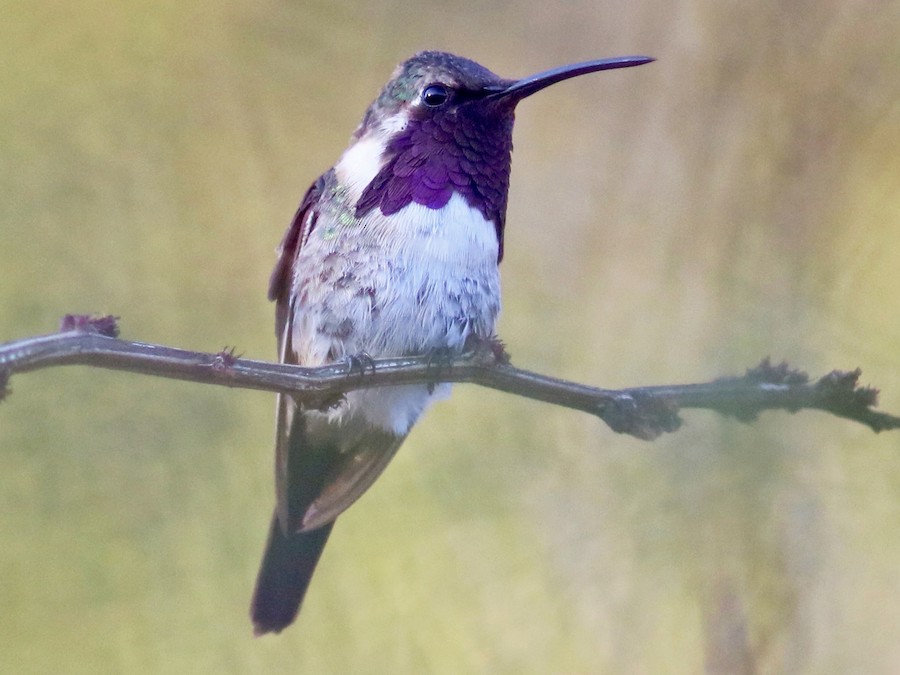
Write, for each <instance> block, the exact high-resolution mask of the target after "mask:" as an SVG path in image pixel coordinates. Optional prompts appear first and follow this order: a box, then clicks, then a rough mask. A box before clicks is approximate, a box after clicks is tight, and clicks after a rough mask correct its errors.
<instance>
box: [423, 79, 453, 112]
mask: <svg viewBox="0 0 900 675" xmlns="http://www.w3.org/2000/svg"><path fill="white" fill-rule="evenodd" d="M449 98H450V89H448V88H447V87H446V86H444V85H443V84H429V85H428V86H427V87H425V89H424V90H423V91H422V101H423V102H424V103H425V105H427V106H428V107H429V108H437V107H439V106H442V105H444V104H445V103H446V102H447V100H448V99H449Z"/></svg>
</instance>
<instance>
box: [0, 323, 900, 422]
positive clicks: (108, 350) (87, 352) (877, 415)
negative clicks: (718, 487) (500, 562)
mask: <svg viewBox="0 0 900 675" xmlns="http://www.w3.org/2000/svg"><path fill="white" fill-rule="evenodd" d="M117 335H118V327H117V324H116V321H115V319H114V318H113V317H101V318H90V317H85V316H75V315H69V316H67V317H65V318H64V319H63V322H62V326H61V332H59V333H54V334H51V335H44V336H40V337H31V338H25V339H23V340H16V341H14V342H8V343H6V344H0V399H2V398H3V396H4V395H6V394H7V393H8V391H9V390H8V388H7V384H8V380H9V377H10V376H11V375H13V374H16V373H24V372H28V371H32V370H38V369H41V368H48V367H51V366H61V365H84V366H93V367H98V368H109V369H114V370H127V371H130V372H134V373H142V374H145V375H155V376H158V377H167V378H172V379H179V380H189V381H192V382H199V383H204V384H217V385H224V386H227V387H240V388H244V389H258V390H265V391H273V392H284V393H290V394H293V395H294V396H296V397H297V398H298V399H299V400H301V401H302V402H303V403H304V405H306V406H310V407H327V406H329V405H332V404H333V403H334V402H335V401H337V400H339V399H340V397H341V396H342V395H343V394H345V393H346V392H348V391H351V390H354V389H367V388H370V387H381V386H394V385H401V384H429V385H433V384H434V383H436V382H469V383H473V384H478V385H481V386H484V387H489V388H491V389H498V390H500V391H505V392H508V393H511V394H516V395H519V396H524V397H527V398H531V399H534V400H538V401H543V402H546V403H552V404H555V405H560V406H563V407H566V408H572V409H575V410H582V411H584V412H588V413H591V414H593V415H596V416H598V417H599V418H601V419H602V420H603V421H605V422H606V423H607V424H608V425H609V426H610V427H611V428H612V429H613V430H614V431H616V432H619V433H626V434H630V435H632V436H636V437H638V438H643V439H652V438H656V437H657V436H659V435H660V434H662V433H666V432H672V431H676V430H677V429H678V428H679V427H680V426H681V418H680V416H679V414H678V413H679V411H680V410H682V409H685V408H697V409H707V410H713V411H716V412H719V413H721V414H724V415H728V416H731V417H735V418H737V419H740V420H743V421H752V420H754V419H755V418H756V416H757V415H758V414H759V413H760V412H762V411H763V410H772V409H781V410H787V411H790V412H796V411H798V410H802V409H818V410H824V411H827V412H830V413H832V414H834V415H837V416H840V417H844V418H847V419H850V420H855V421H857V422H860V423H862V424H865V425H867V426H869V427H870V428H871V429H872V430H873V431H876V432H878V431H883V430H888V429H897V428H900V417H896V416H893V415H889V414H887V413H882V412H878V411H876V410H873V408H874V406H875V405H876V403H877V395H878V392H877V390H875V389H872V388H869V387H862V386H859V384H858V382H859V376H860V371H859V370H855V371H850V372H845V371H833V372H831V373H829V374H828V375H826V376H824V377H822V378H820V379H819V380H817V381H815V382H810V380H809V378H808V377H807V376H806V374H805V373H802V372H800V371H796V370H792V369H790V368H788V366H787V365H786V364H781V365H777V366H773V365H772V364H771V363H770V362H769V360H768V359H766V360H764V361H763V362H762V363H761V364H760V365H758V366H757V367H755V368H752V369H750V370H748V371H747V372H746V373H745V374H744V375H743V376H740V377H729V378H722V379H718V380H715V381H713V382H707V383H703V384H685V385H667V386H652V387H633V388H628V389H601V388H598V387H589V386H586V385H583V384H578V383H574V382H568V381H565V380H560V379H556V378H552V377H547V376H544V375H539V374H537V373H533V372H529V371H527V370H521V369H519V368H515V367H513V366H512V365H510V364H509V363H508V360H507V358H506V357H505V354H504V353H503V352H502V350H500V349H498V348H497V344H496V343H485V345H480V346H478V347H477V348H476V349H475V350H474V351H472V352H469V353H466V354H463V355H461V356H459V357H454V358H453V359H452V360H451V359H448V358H444V359H437V358H436V357H435V356H434V355H430V356H420V357H404V358H390V359H377V360H371V361H369V360H368V359H366V360H365V363H363V360H360V359H355V360H354V359H351V360H349V361H348V362H345V363H341V364H335V365H331V366H324V367H319V368H304V367H300V366H290V365H284V364H277V363H269V362H266V361H254V360H251V359H243V358H239V357H236V356H235V355H234V351H233V350H228V349H225V350H223V351H221V352H218V353H216V354H208V353H203V352H193V351H188V350H184V349H176V348H174V347H165V346H162V345H154V344H146V343H141V342H128V341H125V340H119V339H117V337H116V336H117Z"/></svg>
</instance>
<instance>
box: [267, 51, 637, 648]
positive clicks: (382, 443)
mask: <svg viewBox="0 0 900 675" xmlns="http://www.w3.org/2000/svg"><path fill="white" fill-rule="evenodd" d="M652 60H653V59H652V58H649V57H645V56H627V57H619V58H612V59H602V60H595V61H586V62H583V63H576V64H571V65H567V66H562V67H560V68H555V69H552V70H547V71H544V72H541V73H538V74H536V75H531V76H530V77H525V78H522V79H506V78H502V77H499V76H497V75H495V74H494V73H492V72H491V71H490V70H488V69H487V68H485V67H484V66H481V65H479V64H478V63H475V62H474V61H470V60H469V59H466V58H462V57H460V56H455V55H453V54H448V53H445V52H438V51H424V52H420V53H418V54H416V55H414V56H413V57H412V58H410V59H408V60H407V61H404V62H403V63H401V64H400V65H399V66H398V67H397V68H396V70H395V71H394V73H393V75H392V77H391V79H390V80H389V81H388V83H387V84H386V85H385V86H384V88H383V89H382V90H381V92H380V94H379V95H378V97H377V98H376V99H375V101H374V102H373V103H372V104H371V105H370V106H369V108H368V110H367V111H366V113H365V115H364V116H363V119H362V121H361V122H360V124H359V126H358V127H357V129H356V131H355V132H354V133H353V135H352V137H351V140H350V144H349V146H348V147H347V149H346V150H345V151H344V153H343V154H342V155H341V157H340V159H339V160H338V162H337V164H335V166H334V167H333V168H332V169H330V170H328V171H326V172H325V173H324V174H323V175H322V176H320V177H319V178H318V180H316V182H315V183H313V185H312V186H311V187H310V188H309V190H307V192H306V194H305V196H304V197H303V199H302V201H301V203H300V206H299V208H298V209H297V212H296V214H295V215H294V218H293V220H292V222H291V224H290V226H289V227H288V229H287V231H286V233H285V235H284V237H283V239H282V241H281V244H280V245H279V247H278V250H277V253H278V258H277V262H276V265H275V269H274V271H273V272H272V276H271V279H270V283H269V299H270V300H273V301H274V302H275V332H276V336H277V339H278V351H279V359H280V361H281V362H283V363H292V364H301V365H304V366H321V365H326V364H333V363H338V362H342V361H343V362H347V361H349V362H351V363H352V362H353V360H354V359H357V360H358V359H360V358H365V359H368V358H377V357H398V356H406V355H422V354H436V353H443V354H448V353H449V354H452V353H459V352H462V351H463V350H464V349H465V348H466V347H467V346H469V345H471V344H473V342H474V343H477V342H478V341H491V340H494V339H495V338H494V326H495V323H496V321H497V316H498V314H499V312H500V275H499V267H498V265H499V263H500V261H501V260H502V258H503V230H504V223H505V218H506V203H507V193H508V190H509V172H510V161H511V153H512V131H513V120H514V113H515V109H516V105H517V104H518V103H519V101H521V100H522V99H524V98H526V97H528V96H530V95H531V94H534V93H536V92H538V91H540V90H541V89H544V88H546V87H548V86H550V85H552V84H555V83H557V82H561V81H563V80H567V79H569V78H573V77H577V76H580V75H585V74H587V73H593V72H596V71H600V70H611V69H615V68H628V67H631V66H639V65H642V64H645V63H648V62H650V61H652ZM449 389H450V385H448V384H440V385H437V386H429V385H426V384H422V385H404V386H397V387H384V388H377V389H366V390H357V391H351V392H348V393H346V394H345V395H344V396H343V398H342V399H341V400H340V401H339V402H338V403H337V404H335V405H333V406H331V407H329V408H328V409H324V410H322V409H314V408H311V407H306V406H304V405H303V404H302V403H300V402H298V401H297V400H296V399H295V398H293V397H292V396H290V395H288V394H280V395H279V396H278V402H277V411H276V431H275V435H276V438H275V492H276V505H275V513H274V515H273V517H272V521H271V526H270V528H269V535H268V541H267V544H266V549H265V553H264V555H263V560H262V564H261V567H260V570H259V575H258V577H257V581H256V589H255V591H254V594H253V600H252V603H251V610H250V614H251V618H252V620H253V624H254V629H255V633H256V634H257V635H262V634H264V633H269V632H275V633H277V632H280V631H281V630H283V629H284V628H285V627H287V626H289V625H290V624H291V623H292V622H293V621H294V619H295V618H296V616H297V613H298V612H299V609H300V604H301V603H302V601H303V597H304V595H305V594H306V590H307V587H308V586H309V582H310V579H311V577H312V574H313V572H314V570H315V568H316V564H317V563H318V561H319V557H320V555H321V554H322V549H323V548H324V546H325V543H326V542H327V541H328V537H329V535H330V534H331V530H332V528H333V527H334V522H335V519H336V518H337V517H338V516H339V515H340V514H341V513H342V512H343V511H344V510H345V509H347V508H348V507H349V506H350V505H351V504H353V502H355V501H356V500H357V499H358V498H359V497H360V496H361V495H362V494H363V493H364V492H365V491H366V490H367V489H368V488H369V486H370V485H372V483H373V482H374V481H375V480H376V479H377V478H378V476H379V475H380V474H381V473H382V471H384V469H385V467H386V466H387V465H388V463H389V462H390V461H391V459H392V458H393V456H394V454H395V453H396V452H397V450H398V448H399V447H400V445H401V444H402V443H403V440H404V439H405V438H406V436H407V434H408V433H409V431H410V429H411V428H412V426H413V424H414V423H415V422H416V420H417V419H418V418H419V416H420V415H421V414H422V413H423V412H424V411H425V409H426V408H427V407H428V406H429V405H430V404H431V403H432V402H433V401H435V400H438V399H441V398H444V397H446V396H447V395H449Z"/></svg>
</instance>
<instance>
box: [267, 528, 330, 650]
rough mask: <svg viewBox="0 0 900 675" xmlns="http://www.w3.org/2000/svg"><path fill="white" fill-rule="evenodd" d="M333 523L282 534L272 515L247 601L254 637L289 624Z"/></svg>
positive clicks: (298, 609) (281, 629) (296, 610)
mask: <svg viewBox="0 0 900 675" xmlns="http://www.w3.org/2000/svg"><path fill="white" fill-rule="evenodd" d="M332 526H333V523H329V524H328V525H325V526H324V527H320V528H319V529H317V530H312V531H311V532H301V533H297V534H291V535H287V536H286V535H285V534H284V532H283V531H282V529H281V526H280V525H279V524H278V518H277V517H273V518H272V525H271V527H270V528H269V540H268V542H267V543H266V552H265V555H264V556H263V561H262V564H261V565H260V568H259V576H258V577H257V579H256V589H255V590H254V592H253V600H252V601H251V603H250V619H251V620H252V621H253V634H254V635H255V636H256V637H259V636H260V635H265V634H266V633H280V632H281V631H283V630H284V629H285V628H287V627H288V626H290V625H291V624H292V623H293V622H294V619H296V618H297V613H298V612H299V611H300V604H301V603H302V602H303V596H304V595H306V589H307V588H308V587H309V582H310V579H312V575H313V572H314V571H315V569H316V563H318V562H319V556H321V555H322V549H323V548H325V542H327V541H328V535H329V534H331V528H332Z"/></svg>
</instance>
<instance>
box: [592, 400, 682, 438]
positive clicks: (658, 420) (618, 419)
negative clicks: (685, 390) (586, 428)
mask: <svg viewBox="0 0 900 675" xmlns="http://www.w3.org/2000/svg"><path fill="white" fill-rule="evenodd" d="M598 414H599V416H600V419H602V420H603V421H604V422H606V423H607V424H608V425H609V428H610V429H612V430H613V431H615V432H616V433H619V434H628V435H630V436H634V437H635V438H640V439H641V440H643V441H652V440H654V439H655V438H658V437H659V436H661V435H662V434H664V433H671V432H673V431H677V430H678V429H679V428H681V425H682V419H681V417H680V416H679V415H678V404H677V403H676V402H675V401H673V400H672V399H669V398H657V397H648V396H635V395H631V394H621V395H617V396H615V397H613V398H612V399H611V400H609V401H607V402H605V403H604V404H603V405H602V406H601V408H600V411H599V413H598Z"/></svg>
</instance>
